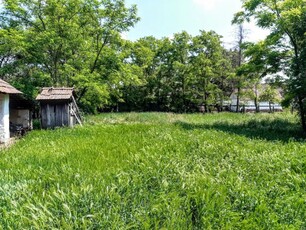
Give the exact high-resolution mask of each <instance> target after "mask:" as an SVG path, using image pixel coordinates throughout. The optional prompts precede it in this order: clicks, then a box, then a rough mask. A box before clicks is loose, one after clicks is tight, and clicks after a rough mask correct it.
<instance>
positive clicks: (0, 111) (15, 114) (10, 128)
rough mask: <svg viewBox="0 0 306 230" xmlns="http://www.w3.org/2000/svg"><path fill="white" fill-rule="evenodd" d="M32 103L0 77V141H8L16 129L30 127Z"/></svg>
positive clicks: (21, 129)
mask: <svg viewBox="0 0 306 230" xmlns="http://www.w3.org/2000/svg"><path fill="white" fill-rule="evenodd" d="M31 110H32V104H31V102H30V101H29V100H26V99H25V98H24V97H23V96H22V92H20V91H19V90H17V89H15V88H14V87H13V86H11V85H10V84H8V83H7V82H5V81H3V80H1V79H0V142H1V143H5V142H8V140H9V139H10V137H12V136H14V135H15V133H16V131H17V130H18V131H20V132H21V131H24V130H30V129H32V114H31V113H32V111H31Z"/></svg>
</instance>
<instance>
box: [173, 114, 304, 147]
mask: <svg viewBox="0 0 306 230" xmlns="http://www.w3.org/2000/svg"><path fill="white" fill-rule="evenodd" d="M175 124H176V125H178V126H180V127H181V128H183V129H186V130H195V129H213V130H219V131H223V132H227V133H232V134H237V135H241V136H245V137H248V138H252V139H264V140H267V141H282V142H289V141H298V142H305V138H306V136H305V134H303V132H302V130H301V128H300V126H299V125H298V124H295V123H292V122H289V121H288V120H283V119H274V120H248V121H245V122H241V123H236V124H233V123H229V122H226V121H223V122H215V123H212V124H193V123H188V122H182V121H178V122H176V123H175Z"/></svg>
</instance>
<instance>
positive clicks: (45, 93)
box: [36, 87, 74, 101]
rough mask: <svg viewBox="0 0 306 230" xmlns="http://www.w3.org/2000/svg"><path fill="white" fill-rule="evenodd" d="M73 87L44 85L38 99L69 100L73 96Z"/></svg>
mask: <svg viewBox="0 0 306 230" xmlns="http://www.w3.org/2000/svg"><path fill="white" fill-rule="evenodd" d="M73 90H74V89H73V88H64V87H62V88H53V87H44V88H42V90H41V92H40V94H38V96H37V97H36V100H38V101H40V100H69V99H70V98H71V97H72V96H73Z"/></svg>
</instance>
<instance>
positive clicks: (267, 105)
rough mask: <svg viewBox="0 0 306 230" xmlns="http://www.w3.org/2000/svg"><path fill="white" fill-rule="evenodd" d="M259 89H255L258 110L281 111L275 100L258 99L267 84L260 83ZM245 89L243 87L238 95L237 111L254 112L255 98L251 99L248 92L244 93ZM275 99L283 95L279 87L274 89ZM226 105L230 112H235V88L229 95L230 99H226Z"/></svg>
mask: <svg viewBox="0 0 306 230" xmlns="http://www.w3.org/2000/svg"><path fill="white" fill-rule="evenodd" d="M260 86H261V90H257V89H254V91H255V90H257V91H256V93H257V99H258V110H259V111H260V112H273V111H283V108H282V106H281V105H280V104H279V103H277V102H271V101H270V102H269V101H266V100H260V98H261V96H262V95H263V94H264V92H265V89H266V87H267V85H265V84H263V85H260ZM246 92H247V90H246V89H243V90H242V92H241V95H240V103H239V108H238V111H240V112H255V111H256V105H255V100H254V99H252V98H251V97H250V96H249V94H248V93H246ZM275 94H276V95H275V99H276V101H281V100H282V98H283V96H282V90H281V89H275ZM227 105H228V107H229V110H230V111H232V112H236V111H237V110H236V109H237V90H235V91H234V92H233V93H232V94H231V95H230V100H229V101H227Z"/></svg>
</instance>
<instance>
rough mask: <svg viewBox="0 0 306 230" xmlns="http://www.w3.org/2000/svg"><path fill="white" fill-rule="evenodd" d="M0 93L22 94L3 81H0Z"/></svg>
mask: <svg viewBox="0 0 306 230" xmlns="http://www.w3.org/2000/svg"><path fill="white" fill-rule="evenodd" d="M0 93H6V94H22V92H20V91H19V90H17V89H15V88H14V87H13V86H11V85H10V84H9V83H7V82H6V81H3V80H1V79H0Z"/></svg>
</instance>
